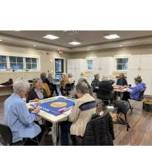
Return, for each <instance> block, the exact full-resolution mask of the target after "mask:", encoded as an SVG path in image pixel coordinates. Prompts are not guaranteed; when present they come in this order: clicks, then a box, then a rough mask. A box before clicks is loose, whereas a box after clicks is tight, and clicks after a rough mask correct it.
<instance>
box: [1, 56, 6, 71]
mask: <svg viewBox="0 0 152 152" xmlns="http://www.w3.org/2000/svg"><path fill="white" fill-rule="evenodd" d="M6 69H7V60H6V56H0V71H3V70H6Z"/></svg>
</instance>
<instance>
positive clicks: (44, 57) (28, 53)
mask: <svg viewBox="0 0 152 152" xmlns="http://www.w3.org/2000/svg"><path fill="white" fill-rule="evenodd" d="M0 55H10V56H11V55H12V56H23V57H36V58H39V60H40V69H39V71H37V72H0V83H2V82H4V81H6V80H8V79H9V78H13V79H14V80H16V79H19V78H25V79H33V78H35V77H39V75H40V73H41V72H48V71H49V72H52V73H53V74H54V59H55V58H63V59H66V54H63V55H60V54H59V53H58V52H57V51H44V50H36V49H32V48H21V47H14V46H6V45H0ZM65 63H66V62H65ZM65 65H66V64H65Z"/></svg>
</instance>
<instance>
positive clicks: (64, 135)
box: [4, 73, 146, 145]
mask: <svg viewBox="0 0 152 152" xmlns="http://www.w3.org/2000/svg"><path fill="white" fill-rule="evenodd" d="M135 82H136V86H135V87H130V88H129V89H128V92H129V94H130V97H131V98H134V99H138V97H139V92H141V91H144V90H145V88H146V87H145V84H144V83H142V79H141V77H139V76H138V77H137V78H136V79H135ZM69 83H71V84H73V83H74V80H73V78H72V76H71V75H67V74H63V76H62V80H61V81H60V88H61V90H62V91H63V92H62V91H61V92H62V93H63V95H64V90H65V88H66V85H67V84H69ZM52 84H53V83H52V76H51V75H49V77H48V78H47V77H46V74H45V73H42V74H41V76H40V78H36V79H34V80H33V85H32V87H30V84H29V83H28V82H27V81H24V80H17V81H15V82H14V83H13V90H14V92H13V94H12V95H11V96H10V97H8V98H7V99H6V101H5V103H4V113H5V114H4V119H5V124H6V125H8V126H9V127H10V129H11V131H12V135H13V143H12V144H15V145H18V144H19V143H22V141H23V140H25V139H26V141H28V143H30V141H31V139H32V141H33V139H35V138H38V139H39V140H41V137H42V134H43V132H44V126H45V127H51V126H52V125H51V123H50V122H49V123H44V122H41V124H40V123H39V121H38V120H39V117H38V115H37V114H38V113H39V111H40V108H39V107H38V106H37V107H35V108H34V109H32V110H30V111H29V109H28V108H27V105H26V101H27V102H30V101H31V100H34V101H38V100H40V99H44V98H48V97H51V96H52V94H51V92H50V90H51V89H52V88H53V90H54V91H57V88H56V86H53V85H52ZM113 84H114V81H112V80H107V78H106V77H104V78H103V80H102V81H100V80H99V75H98V74H97V75H95V79H94V80H93V81H92V83H91V85H90V84H89V83H88V81H87V80H86V79H84V78H80V79H79V80H78V82H77V84H76V85H75V87H74V89H73V90H74V92H73V94H72V97H74V98H75V99H76V102H75V106H74V107H73V108H72V111H71V114H70V115H69V116H68V118H66V120H64V121H63V122H61V123H60V124H59V125H60V127H61V144H62V145H69V144H70V139H71V141H72V145H113V140H114V138H115V137H114V131H113V122H112V117H111V115H110V114H109V112H108V111H107V108H106V104H105V102H103V100H105V99H106V98H108V99H109V97H110V98H112V95H111V96H109V93H110V94H111V92H112V90H113ZM117 85H122V86H123V85H128V84H127V81H126V78H125V77H124V76H123V75H120V77H119V79H118V80H117ZM93 92H96V93H97V98H98V99H96V98H95V97H94V96H93ZM69 136H70V139H69Z"/></svg>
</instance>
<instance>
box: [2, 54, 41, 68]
mask: <svg viewBox="0 0 152 152" xmlns="http://www.w3.org/2000/svg"><path fill="white" fill-rule="evenodd" d="M38 64H39V63H38V59H37V58H29V57H20V56H4V55H0V71H31V70H35V71H36V70H38V67H39V66H38Z"/></svg>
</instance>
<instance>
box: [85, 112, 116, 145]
mask: <svg viewBox="0 0 152 152" xmlns="http://www.w3.org/2000/svg"><path fill="white" fill-rule="evenodd" d="M113 139H114V132H113V122H112V117H111V116H110V114H109V113H108V112H106V113H105V114H104V115H103V116H99V115H97V114H95V115H93V117H92V119H91V121H90V122H88V124H87V127H86V131H85V134H84V138H83V144H84V145H113Z"/></svg>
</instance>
